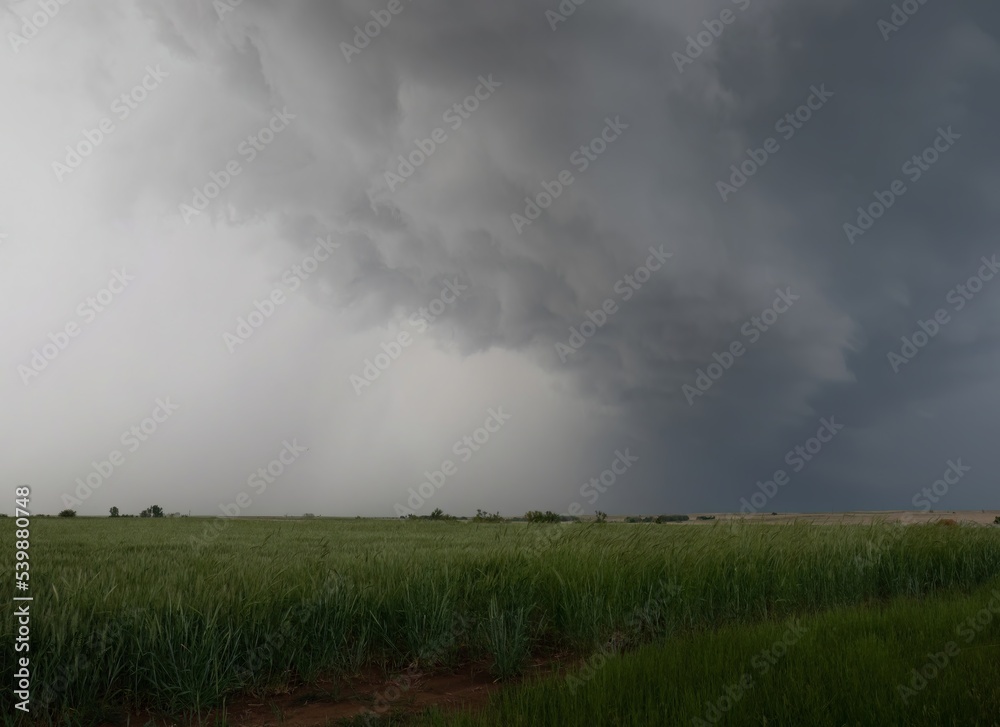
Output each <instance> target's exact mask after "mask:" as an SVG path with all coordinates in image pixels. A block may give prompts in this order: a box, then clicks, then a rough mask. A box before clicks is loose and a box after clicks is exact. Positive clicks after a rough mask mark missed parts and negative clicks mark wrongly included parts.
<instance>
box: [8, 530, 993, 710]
mask: <svg viewBox="0 0 1000 727" xmlns="http://www.w3.org/2000/svg"><path fill="white" fill-rule="evenodd" d="M212 522H213V521H211V520H208V519H195V518H183V519H164V520H149V519H142V520H140V519H75V520H56V519H52V520H38V521H34V522H33V524H32V535H31V542H32V546H31V551H30V552H31V563H32V571H31V573H32V576H31V577H32V580H31V593H32V595H34V597H35V601H34V605H33V621H32V662H33V668H34V674H33V683H34V685H35V693H34V699H35V704H36V705H39V704H40V703H41V702H42V701H46V702H47V704H48V706H49V708H50V709H51V710H52V714H54V715H67V714H71V713H72V714H74V715H77V716H80V717H81V719H82V720H83V723H86V718H85V716H84V715H88V714H95V713H99V712H100V710H102V709H105V708H108V707H109V706H114V707H122V708H140V707H142V708H153V709H157V710H162V711H164V712H168V713H170V714H175V715H180V714H190V713H193V712H197V711H200V710H203V709H206V708H208V707H210V706H214V705H218V704H220V703H221V701H222V700H223V698H224V697H225V696H226V695H229V694H232V693H234V692H238V691H258V692H260V691H264V690H267V689H270V688H277V687H280V686H282V685H287V684H292V683H295V682H297V681H301V680H306V681H308V680H311V679H314V678H316V677H317V676H318V675H320V674H324V675H337V674H352V673H356V672H357V671H358V670H360V669H362V668H363V667H375V668H378V669H381V670H384V672H385V673H386V674H391V673H393V672H394V671H396V670H399V669H401V668H402V667H404V666H405V665H407V664H410V663H412V662H413V661H414V660H420V659H421V658H423V662H422V663H427V662H429V663H430V664H431V665H434V664H437V665H444V666H447V665H454V664H456V663H461V662H465V661H469V660H488V661H490V662H491V663H493V664H494V668H495V671H496V673H497V674H498V676H509V675H511V674H514V673H516V672H517V670H518V668H519V667H520V665H521V664H523V663H524V660H525V658H526V655H527V654H529V653H530V654H534V655H538V654H545V653H555V652H565V651H566V650H570V651H573V652H577V653H587V652H589V651H592V650H594V649H596V648H598V647H602V646H605V645H607V644H609V643H610V644H613V645H615V648H622V647H624V646H629V645H634V644H636V643H639V642H642V641H647V640H649V639H653V638H663V637H667V636H671V635H674V634H679V633H685V632H690V631H692V630H695V629H701V628H706V627H716V626H720V625H725V624H733V623H736V624H739V623H755V622H759V621H762V620H766V619H773V618H780V617H785V616H789V615H791V614H796V613H808V612H812V611H817V610H819V609H825V608H831V607H836V606H845V605H854V604H858V603H863V602H868V601H872V600H875V599H884V598H889V597H894V596H923V595H926V594H929V593H933V592H935V591H938V590H941V589H953V588H959V589H967V588H972V587H975V586H977V585H979V584H982V583H984V582H986V580H987V579H988V578H990V577H992V576H993V575H995V574H996V573H998V572H1000V531H997V530H995V529H992V528H945V527H935V526H910V527H906V528H903V527H894V526H883V525H876V526H865V527H860V526H843V527H839V526H838V527H834V526H809V525H794V526H762V525H743V524H739V523H737V524H729V523H722V522H719V523H716V524H713V525H710V526H699V527H691V526H684V525H661V526H651V525H625V524H606V525H585V524H563V525H534V524H524V523H518V524H506V525H495V524H489V525H485V524H484V525H477V524H472V523H467V522H434V521H417V522H396V521H364V520H345V521H335V520H307V521H229V522H228V523H227V527H226V528H225V529H224V530H222V531H221V532H220V533H219V534H218V536H216V537H214V538H212V539H211V540H210V541H209V542H208V543H207V544H205V545H201V546H198V545H195V544H193V539H196V538H203V537H204V534H205V531H206V528H207V527H209V526H210V525H211V524H212ZM12 527H13V523H12V522H10V523H4V524H3V525H0V528H10V529H12ZM210 532H211V531H209V533H210ZM13 542H14V538H13V533H12V532H3V534H2V537H0V570H3V572H4V574H5V578H6V582H8V583H11V582H12V580H13V576H12V566H13V562H14V560H13V553H12V549H13ZM667 584H669V588H667V587H665V586H666V585H667ZM640 613H641V614H642V615H641V617H638V616H637V614H640ZM456 621H461V622H462V623H467V624H468V628H467V629H464V630H462V632H461V633H460V634H459V635H458V637H457V638H455V637H452V636H449V634H451V632H452V631H453V628H454V624H455V623H456ZM102 635H103V637H102ZM13 638H14V637H13V623H12V621H11V619H4V620H2V621H0V679H3V680H5V681H6V683H8V684H9V683H11V682H12V679H13V670H14V666H13V664H14V654H13V651H12V647H13V643H14V641H13ZM442 643H444V644H447V648H440V647H439V646H436V645H439V644H442ZM10 700H11V693H10V691H9V690H5V691H2V692H0V706H3V708H4V711H5V712H8V713H9V712H11V711H12V710H11V706H12V705H11V701H10ZM38 708H39V707H38V706H36V710H37V709H38Z"/></svg>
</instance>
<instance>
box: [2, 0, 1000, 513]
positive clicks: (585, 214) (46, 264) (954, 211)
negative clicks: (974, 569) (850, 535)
mask: <svg viewBox="0 0 1000 727" xmlns="http://www.w3.org/2000/svg"><path fill="white" fill-rule="evenodd" d="M0 34H2V36H3V40H2V43H0V89H2V93H3V97H4V104H3V105H4V113H3V114H0V140H2V141H0V165H2V169H3V173H2V174H0V330H2V332H3V335H2V338H0V372H2V374H0V402H2V404H3V406H2V413H0V442H2V451H3V457H2V460H0V475H2V479H3V480H4V481H6V482H8V483H9V485H10V492H11V493H13V489H14V487H15V486H19V485H27V486H29V487H30V488H31V493H32V494H31V509H32V511H33V512H45V513H55V512H58V511H59V510H61V509H63V508H72V509H75V510H77V512H78V513H79V514H81V515H105V514H107V513H108V511H109V508H111V507H118V508H119V509H120V510H121V512H123V513H137V512H139V511H140V510H142V509H144V508H146V507H148V506H150V505H153V504H158V505H160V506H162V507H163V508H164V510H165V511H167V512H181V513H185V514H186V513H191V514H200V515H216V516H221V515H247V516H267V515H286V514H288V515H299V514H302V513H307V512H309V513H315V514H317V515H327V516H355V515H362V516H379V517H396V516H399V515H406V514H410V513H413V514H418V515H428V514H430V512H431V511H432V510H433V509H435V508H441V509H443V510H444V511H445V512H448V513H452V514H456V515H471V514H474V513H475V511H476V510H477V509H483V510H488V511H491V512H492V511H500V512H502V513H503V514H505V515H520V514H523V513H524V512H525V511H527V510H532V509H537V510H549V509H551V510H554V511H557V512H560V513H568V514H578V513H582V514H586V515H590V514H593V512H595V511H596V510H601V511H604V512H608V513H612V514H633V513H634V514H638V513H642V514H657V513H674V512H747V513H749V512H757V511H768V512H770V511H776V512H817V511H827V510H834V511H843V510H886V509H931V508H933V509H937V510H962V509H995V508H997V507H1000V505H998V499H997V492H998V490H997V486H996V473H997V472H998V471H1000V468H998V465H1000V449H998V448H997V447H996V439H997V432H998V430H1000V426H998V419H1000V312H998V310H1000V309H998V303H1000V275H998V274H997V273H1000V265H998V263H997V260H998V255H1000V225H998V218H1000V178H998V176H997V170H998V168H1000V167H998V162H1000V137H998V136H997V134H996V129H997V128H998V121H1000V102H998V98H997V94H996V88H997V84H998V83H1000V9H998V8H997V7H996V5H995V3H991V2H986V1H985V0H978V1H975V2H973V1H972V0H969V1H967V2H953V3H946V2H943V0H928V2H926V3H924V4H920V3H917V2H916V1H915V0H909V1H908V2H904V3H901V4H891V3H882V2H876V3H871V2H861V1H860V0H824V2H820V3H807V4H803V3H794V2H791V0H709V1H706V0H697V2H696V1H694V0H680V1H679V2H674V3H661V2H652V1H651V0H620V1H618V2H614V3H607V2H598V0H585V1H584V2H582V3H580V4H577V3H576V2H574V1H573V0H563V2H562V3H557V2H555V0H542V1H541V2H539V0H508V1H507V2H504V3H469V2H459V1H458V0H424V1H423V2H411V1H410V0H386V1H385V2H382V0H375V1H374V2H360V1H355V0H344V1H343V2H336V3H334V2H321V1H319V0H285V1H284V2H280V3H279V2H264V1H263V0H242V2H239V1H238V0H216V2H210V1H208V0H107V1H106V2H104V1H102V2H100V3H97V2H88V0H68V2H62V1H61V0H50V1H48V0H45V1H39V0H25V1H22V0H5V5H4V6H2V7H0ZM13 499H14V496H13V494H11V499H10V502H9V503H8V505H2V504H0V511H10V512H12V511H13V507H14V503H13Z"/></svg>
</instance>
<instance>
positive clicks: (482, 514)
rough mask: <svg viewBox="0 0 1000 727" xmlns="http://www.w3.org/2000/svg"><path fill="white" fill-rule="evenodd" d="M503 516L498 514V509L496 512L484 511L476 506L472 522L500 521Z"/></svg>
mask: <svg viewBox="0 0 1000 727" xmlns="http://www.w3.org/2000/svg"><path fill="white" fill-rule="evenodd" d="M503 521H504V520H503V516H501V515H500V511H499V510H498V511H497V512H486V511H485V510H480V509H479V508H476V516H475V517H474V518H472V522H474V523H502V522H503Z"/></svg>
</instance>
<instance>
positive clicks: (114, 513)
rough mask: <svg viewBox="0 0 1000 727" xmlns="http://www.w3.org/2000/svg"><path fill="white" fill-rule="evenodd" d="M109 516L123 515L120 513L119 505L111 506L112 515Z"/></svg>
mask: <svg viewBox="0 0 1000 727" xmlns="http://www.w3.org/2000/svg"><path fill="white" fill-rule="evenodd" d="M109 517H121V515H119V514H118V508H117V507H113V508H111V515H110V516H109Z"/></svg>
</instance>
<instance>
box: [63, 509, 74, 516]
mask: <svg viewBox="0 0 1000 727" xmlns="http://www.w3.org/2000/svg"><path fill="white" fill-rule="evenodd" d="M59 517H76V510H62V511H60V513H59Z"/></svg>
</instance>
